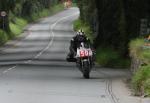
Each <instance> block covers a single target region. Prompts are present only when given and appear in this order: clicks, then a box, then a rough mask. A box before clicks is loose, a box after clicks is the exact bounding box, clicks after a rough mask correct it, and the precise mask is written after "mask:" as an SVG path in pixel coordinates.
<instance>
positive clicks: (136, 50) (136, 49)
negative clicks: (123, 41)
mask: <svg viewBox="0 0 150 103" xmlns="http://www.w3.org/2000/svg"><path fill="white" fill-rule="evenodd" d="M129 45H130V48H129V49H130V55H131V56H134V57H137V58H143V57H142V54H141V52H142V51H143V49H142V45H144V40H143V39H139V38H138V39H135V40H132V41H131V42H130V44H129Z"/></svg>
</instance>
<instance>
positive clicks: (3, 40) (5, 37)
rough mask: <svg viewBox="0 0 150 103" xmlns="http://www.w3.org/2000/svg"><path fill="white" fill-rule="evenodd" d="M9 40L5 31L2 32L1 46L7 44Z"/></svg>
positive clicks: (0, 34)
mask: <svg viewBox="0 0 150 103" xmlns="http://www.w3.org/2000/svg"><path fill="white" fill-rule="evenodd" d="M7 40H8V37H7V33H6V32H4V31H3V30H0V46H1V45H3V44H5V43H6V42H7Z"/></svg>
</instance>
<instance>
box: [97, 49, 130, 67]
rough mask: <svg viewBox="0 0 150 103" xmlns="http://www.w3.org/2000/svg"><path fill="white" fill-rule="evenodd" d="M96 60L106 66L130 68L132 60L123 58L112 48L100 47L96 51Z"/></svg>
mask: <svg viewBox="0 0 150 103" xmlns="http://www.w3.org/2000/svg"><path fill="white" fill-rule="evenodd" d="M96 61H97V63H98V64H100V65H101V66H104V67H111V68H129V66H130V60H129V59H128V58H123V57H121V56H120V55H119V53H118V52H117V51H115V50H113V49H111V48H105V47H99V48H98V49H97V51H96Z"/></svg>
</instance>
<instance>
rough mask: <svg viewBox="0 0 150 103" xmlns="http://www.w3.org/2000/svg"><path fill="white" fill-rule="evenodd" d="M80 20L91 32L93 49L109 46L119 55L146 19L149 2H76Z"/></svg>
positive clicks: (126, 47) (97, 0) (93, 0)
mask: <svg viewBox="0 0 150 103" xmlns="http://www.w3.org/2000/svg"><path fill="white" fill-rule="evenodd" d="M77 1H78V6H79V8H80V12H81V15H80V19H82V20H83V21H85V22H88V23H89V24H90V25H91V28H92V29H93V31H94V32H95V35H96V39H95V46H96V47H99V46H100V45H102V46H105V47H112V48H113V49H115V50H117V51H119V53H120V54H121V55H123V56H126V55H127V54H128V43H129V41H130V40H131V39H132V38H136V37H138V36H139V35H140V22H141V19H143V18H148V17H149V16H150V14H149V9H150V6H148V5H149V4H150V1H149V0H77Z"/></svg>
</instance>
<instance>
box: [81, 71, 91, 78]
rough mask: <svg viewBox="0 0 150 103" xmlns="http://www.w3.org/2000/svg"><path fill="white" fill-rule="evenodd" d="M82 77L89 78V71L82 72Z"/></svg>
mask: <svg viewBox="0 0 150 103" xmlns="http://www.w3.org/2000/svg"><path fill="white" fill-rule="evenodd" d="M83 77H84V78H86V79H89V78H90V73H89V71H86V72H84V73H83Z"/></svg>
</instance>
